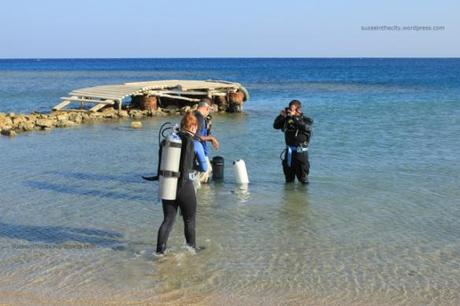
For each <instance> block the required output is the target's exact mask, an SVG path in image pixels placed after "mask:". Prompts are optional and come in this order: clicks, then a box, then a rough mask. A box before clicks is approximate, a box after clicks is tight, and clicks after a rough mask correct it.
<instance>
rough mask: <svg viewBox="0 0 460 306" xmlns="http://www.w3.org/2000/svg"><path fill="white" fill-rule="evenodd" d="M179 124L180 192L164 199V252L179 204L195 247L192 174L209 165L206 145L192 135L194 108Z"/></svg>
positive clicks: (160, 241)
mask: <svg viewBox="0 0 460 306" xmlns="http://www.w3.org/2000/svg"><path fill="white" fill-rule="evenodd" d="M180 126H181V130H180V132H179V133H178V136H179V137H180V138H181V140H182V147H181V157H180V166H179V171H180V177H179V180H178V183H177V195H176V199H175V200H162V203H163V216H164V219H163V223H162V224H161V226H160V229H159V230H158V240H157V251H156V252H157V254H163V253H164V252H165V250H166V242H167V241H168V236H169V233H170V232H171V229H172V227H173V225H174V221H175V219H176V214H177V208H178V207H180V210H181V212H182V217H183V219H184V233H185V240H186V243H187V245H188V246H189V247H192V248H196V243H195V215H196V205H197V203H196V196H195V189H194V187H193V180H192V178H191V175H192V173H193V171H194V170H198V171H201V172H205V171H206V170H207V167H208V165H207V163H206V158H205V155H204V150H203V146H202V145H201V143H200V142H199V141H198V140H194V138H193V137H194V135H195V133H196V131H197V128H198V121H197V119H196V117H195V115H193V113H192V112H187V113H186V114H185V116H184V117H183V118H182V120H181V124H180Z"/></svg>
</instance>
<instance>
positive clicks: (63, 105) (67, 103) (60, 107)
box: [53, 100, 70, 111]
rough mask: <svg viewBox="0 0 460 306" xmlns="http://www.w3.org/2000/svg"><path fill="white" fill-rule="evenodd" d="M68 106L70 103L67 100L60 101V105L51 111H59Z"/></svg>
mask: <svg viewBox="0 0 460 306" xmlns="http://www.w3.org/2000/svg"><path fill="white" fill-rule="evenodd" d="M69 104H70V101H68V100H65V101H62V102H61V103H59V104H58V105H56V106H55V107H53V110H54V111H57V110H61V109H63V108H64V107H66V106H67V105H69Z"/></svg>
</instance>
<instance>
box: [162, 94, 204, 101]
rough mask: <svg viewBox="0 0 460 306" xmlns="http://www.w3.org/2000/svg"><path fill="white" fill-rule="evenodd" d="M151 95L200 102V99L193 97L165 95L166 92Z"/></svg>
mask: <svg viewBox="0 0 460 306" xmlns="http://www.w3.org/2000/svg"><path fill="white" fill-rule="evenodd" d="M153 95H154V96H157V97H161V98H170V99H175V100H185V101H189V102H200V99H193V98H187V97H182V96H172V95H167V94H159V95H155V94H153Z"/></svg>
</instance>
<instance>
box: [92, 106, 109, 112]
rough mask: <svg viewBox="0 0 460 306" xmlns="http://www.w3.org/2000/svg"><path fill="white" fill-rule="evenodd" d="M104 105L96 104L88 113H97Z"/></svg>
mask: <svg viewBox="0 0 460 306" xmlns="http://www.w3.org/2000/svg"><path fill="white" fill-rule="evenodd" d="M105 106H106V104H97V105H95V106H93V107H92V108H90V110H89V111H90V112H97V111H98V110H100V109H101V108H103V107H105Z"/></svg>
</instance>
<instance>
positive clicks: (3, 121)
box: [0, 117, 13, 127]
mask: <svg viewBox="0 0 460 306" xmlns="http://www.w3.org/2000/svg"><path fill="white" fill-rule="evenodd" d="M10 125H13V120H11V118H10V117H0V127H2V126H10Z"/></svg>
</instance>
